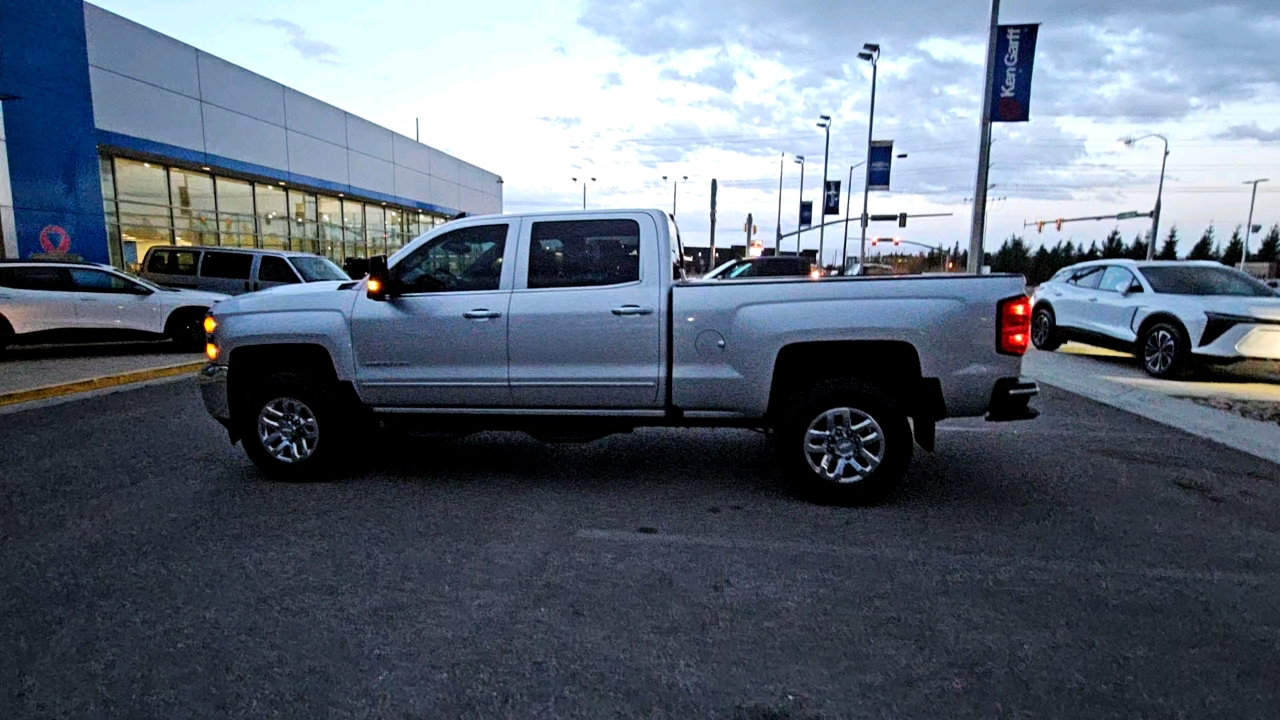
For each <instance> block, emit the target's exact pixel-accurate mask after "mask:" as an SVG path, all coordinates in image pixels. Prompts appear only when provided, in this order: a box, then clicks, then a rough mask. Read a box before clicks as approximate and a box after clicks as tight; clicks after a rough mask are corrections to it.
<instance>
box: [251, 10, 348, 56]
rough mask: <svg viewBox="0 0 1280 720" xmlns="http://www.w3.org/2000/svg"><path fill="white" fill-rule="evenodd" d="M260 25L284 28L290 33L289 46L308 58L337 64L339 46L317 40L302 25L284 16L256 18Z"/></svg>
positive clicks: (278, 28)
mask: <svg viewBox="0 0 1280 720" xmlns="http://www.w3.org/2000/svg"><path fill="white" fill-rule="evenodd" d="M254 22H256V23H257V24H259V25H265V26H266V27H273V28H275V29H277V30H283V31H285V33H287V34H288V35H289V41H288V43H287V44H288V46H289V47H291V48H293V49H294V50H297V51H298V54H299V55H301V56H302V57H304V58H306V59H308V60H315V61H317V62H321V63H324V64H326V65H337V64H338V61H337V59H336V58H337V56H338V55H339V50H338V48H337V46H335V45H331V44H329V43H327V42H325V41H323V40H317V39H316V38H314V37H312V36H311V35H310V34H309V33H307V30H306V28H304V27H302V26H301V25H299V24H297V23H295V22H292V21H290V20H285V19H283V18H267V19H261V20H255V21H254Z"/></svg>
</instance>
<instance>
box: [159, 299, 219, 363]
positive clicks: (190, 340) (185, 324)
mask: <svg viewBox="0 0 1280 720" xmlns="http://www.w3.org/2000/svg"><path fill="white" fill-rule="evenodd" d="M207 312H208V311H207V310H204V309H202V308H189V309H183V310H174V311H173V314H172V315H170V316H169V320H168V322H166V323H165V331H164V334H165V335H166V336H167V337H168V338H169V339H170V340H172V341H173V342H174V344H175V345H177V346H178V347H179V348H181V349H182V350H190V351H192V352H200V351H201V350H204V345H205V333H204V316H205V313H207Z"/></svg>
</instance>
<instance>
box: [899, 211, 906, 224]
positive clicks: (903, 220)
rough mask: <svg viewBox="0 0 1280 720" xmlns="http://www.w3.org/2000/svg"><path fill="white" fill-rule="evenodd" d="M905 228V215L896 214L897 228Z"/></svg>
mask: <svg viewBox="0 0 1280 720" xmlns="http://www.w3.org/2000/svg"><path fill="white" fill-rule="evenodd" d="M906 226H907V214H906V213H898V227H906Z"/></svg>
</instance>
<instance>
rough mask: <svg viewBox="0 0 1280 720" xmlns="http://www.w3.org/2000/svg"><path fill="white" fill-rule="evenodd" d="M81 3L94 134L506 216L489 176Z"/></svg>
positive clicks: (354, 189)
mask: <svg viewBox="0 0 1280 720" xmlns="http://www.w3.org/2000/svg"><path fill="white" fill-rule="evenodd" d="M84 8H85V10H84V14H85V31H86V34H87V37H88V45H89V79H90V84H91V86H92V89H93V111H94V118H95V123H96V125H97V126H98V127H99V128H100V129H103V130H107V131H110V132H115V133H120V134H122V135H128V136H130V137H136V138H141V139H143V140H151V141H154V142H160V143H165V144H167V145H175V146H178V147H181V148H185V149H188V150H194V151H197V152H203V153H208V154H211V155H218V156H222V157H226V158H230V159H232V160H238V161H241V162H246V163H253V164H256V165H262V166H265V167H267V168H271V169H274V170H277V171H283V172H288V173H294V174H297V175H303V176H306V177H310V178H315V179H318V180H322V181H326V182H331V183H335V184H338V185H349V186H350V188H351V192H352V193H353V194H359V193H360V191H361V190H367V191H376V192H379V193H383V194H387V195H393V196H396V197H400V198H404V199H406V200H413V201H418V202H424V203H430V204H433V205H438V206H442V207H444V208H447V209H450V210H461V211H465V212H467V213H469V214H481V213H498V212H502V183H501V182H500V180H499V177H498V176H497V175H495V174H494V173H491V172H488V171H486V170H482V169H480V168H478V167H475V166H474V165H471V164H469V163H464V162H462V161H461V160H459V159H458V158H455V157H453V156H451V155H448V154H447V153H443V152H441V151H439V150H436V149H434V148H431V147H428V146H426V145H423V144H421V143H418V142H416V141H414V140H411V139H409V138H407V137H405V136H403V135H399V134H397V133H394V132H392V131H391V130H388V129H387V128H384V127H382V126H380V125H376V124H374V123H371V122H369V121H368V120H365V119H363V118H360V117H357V116H355V115H352V114H351V113H348V112H345V111H343V110H341V109H339V108H336V107H334V106H332V105H329V104H327V103H325V102H322V101H320V100H317V99H316V98H313V97H310V96H308V95H304V94H302V93H300V92H298V91H296V90H293V89H291V88H287V87H285V86H283V85H281V84H279V83H277V82H274V81H272V80H269V79H267V78H264V77H262V76H261V75H257V74H255V73H253V72H250V71H248V70H246V69H244V68H242V67H239V66H238V65H233V64H231V63H229V62H227V61H225V60H223V59H221V58H218V57H215V56H213V55H210V54H208V53H205V52H202V51H200V50H197V49H196V48H194V47H192V46H190V45H187V44H185V43H182V42H180V41H178V40H175V39H173V38H171V37H168V36H166V35H162V34H161V33H158V32H156V31H154V30H151V29H150V28H147V27H145V26H143V25H139V24H138V23H135V22H133V21H131V20H127V19H125V18H122V17H120V16H119V15H115V14H114V13H111V12H108V11H106V10H103V9H101V8H99V7H96V6H94V5H90V4H88V3H86V4H85V6H84ZM6 237H8V235H7V234H6Z"/></svg>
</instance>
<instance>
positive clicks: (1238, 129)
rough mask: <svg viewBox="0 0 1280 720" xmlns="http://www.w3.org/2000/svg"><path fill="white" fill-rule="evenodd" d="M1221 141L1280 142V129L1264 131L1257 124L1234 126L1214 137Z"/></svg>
mask: <svg viewBox="0 0 1280 720" xmlns="http://www.w3.org/2000/svg"><path fill="white" fill-rule="evenodd" d="M1214 137H1215V138H1217V139H1219V140H1257V141H1258V142H1262V143H1273V142H1280V128H1276V129H1275V130H1263V129H1262V128H1260V127H1258V124H1257V123H1254V124H1253V125H1232V126H1231V127H1229V128H1227V129H1226V130H1224V131H1222V132H1220V133H1218V134H1217V135H1214Z"/></svg>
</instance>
